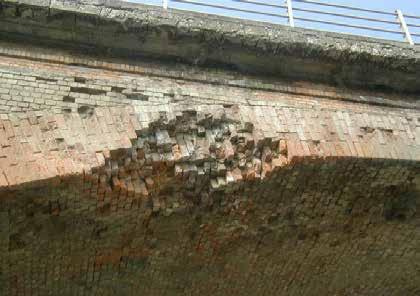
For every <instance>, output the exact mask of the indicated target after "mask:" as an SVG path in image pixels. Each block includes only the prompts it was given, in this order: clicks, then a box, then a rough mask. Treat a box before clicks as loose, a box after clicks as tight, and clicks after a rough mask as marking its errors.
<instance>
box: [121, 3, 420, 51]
mask: <svg viewBox="0 0 420 296" xmlns="http://www.w3.org/2000/svg"><path fill="white" fill-rule="evenodd" d="M125 1H128V2H138V3H145V4H151V5H161V3H162V0H125ZM168 1H169V7H170V8H177V9H186V10H194V11H198V12H205V13H214V14H221V15H226V16H232V17H238V18H245V19H253V20H258V21H267V22H272V23H279V24H287V19H286V18H281V17H273V16H264V15H258V14H252V13H244V12H234V11H229V10H223V9H218V8H211V7H205V6H199V5H191V4H185V3H179V2H176V1H173V0H168ZM192 1H195V2H201V3H210V4H216V5H224V6H230V7H235V8H241V9H246V10H252V11H259V12H266V13H271V14H283V15H284V14H285V13H286V11H285V10H284V9H282V8H273V7H267V6H263V5H255V4H247V3H241V2H238V1H237V0H192ZM251 1H254V2H263V3H268V4H283V3H284V0H251ZM316 1H318V2H325V3H334V4H343V5H348V6H353V7H360V8H365V9H374V10H381V11H386V12H390V13H393V12H395V10H396V9H400V10H401V11H402V12H403V14H407V15H416V16H418V17H419V18H418V19H414V18H406V22H408V23H409V24H415V25H418V27H415V26H409V30H410V32H411V33H415V34H419V35H420V0H316ZM293 7H294V8H304V9H317V10H322V11H328V12H333V13H343V14H347V15H348V14H352V15H356V16H363V17H368V18H372V19H384V20H389V21H395V20H396V16H393V15H380V14H376V13H366V12H361V11H350V10H347V9H341V8H333V7H326V6H319V5H314V4H308V3H302V2H297V1H293ZM294 15H295V16H296V17H303V18H308V19H318V20H319V19H322V20H326V21H334V22H341V23H346V24H352V25H361V26H368V27H377V28H378V27H379V28H385V29H388V30H395V31H400V30H401V29H400V27H399V25H398V24H386V23H381V22H373V21H363V20H357V19H348V18H342V17H338V16H329V15H319V14H313V13H307V12H302V11H296V10H295V11H294ZM295 26H296V27H304V28H313V29H318V30H325V31H335V32H342V33H350V34H357V35H364V36H371V37H377V38H385V39H393V40H398V41H404V35H403V34H402V33H401V34H399V33H382V32H376V31H371V30H362V29H355V28H345V27H342V26H334V25H330V24H328V25H327V24H320V23H313V22H308V21H303V20H295ZM412 37H413V40H414V41H415V42H416V43H418V44H420V36H412Z"/></svg>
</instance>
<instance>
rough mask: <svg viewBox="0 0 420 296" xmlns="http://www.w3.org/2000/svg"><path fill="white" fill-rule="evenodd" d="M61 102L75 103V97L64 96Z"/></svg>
mask: <svg viewBox="0 0 420 296" xmlns="http://www.w3.org/2000/svg"><path fill="white" fill-rule="evenodd" d="M63 102H66V103H75V102H76V98H74V97H72V96H64V97H63Z"/></svg>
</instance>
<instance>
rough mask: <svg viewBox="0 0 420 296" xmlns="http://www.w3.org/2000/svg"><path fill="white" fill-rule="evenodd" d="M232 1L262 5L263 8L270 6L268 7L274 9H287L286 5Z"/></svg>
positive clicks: (234, 0)
mask: <svg viewBox="0 0 420 296" xmlns="http://www.w3.org/2000/svg"><path fill="white" fill-rule="evenodd" d="M232 1H233V2H242V3H249V4H255V5H261V6H268V7H274V8H287V6H286V5H282V4H270V3H264V2H259V1H252V0H232Z"/></svg>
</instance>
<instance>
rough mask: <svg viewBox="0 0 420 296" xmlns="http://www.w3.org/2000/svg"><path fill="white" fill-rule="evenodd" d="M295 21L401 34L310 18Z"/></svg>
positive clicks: (394, 32)
mask: <svg viewBox="0 0 420 296" xmlns="http://www.w3.org/2000/svg"><path fill="white" fill-rule="evenodd" d="M295 20H301V21H306V22H314V23H322V24H328V25H335V26H340V27H349V28H355V29H363V30H370V31H378V32H385V33H393V34H401V32H400V31H396V30H388V29H382V28H376V27H367V26H361V25H349V24H345V23H338V22H333V21H326V20H316V19H310V18H305V17H297V16H295Z"/></svg>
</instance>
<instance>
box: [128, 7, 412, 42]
mask: <svg viewBox="0 0 420 296" xmlns="http://www.w3.org/2000/svg"><path fill="white" fill-rule="evenodd" d="M128 1H129V2H142V3H146V4H157V5H160V4H161V5H162V7H163V8H164V9H168V8H177V9H186V10H191V11H199V12H205V13H213V14H223V15H226V14H227V15H229V16H236V17H242V18H251V19H252V18H254V19H255V17H252V16H262V17H263V18H262V20H264V21H268V22H278V19H283V20H284V21H286V22H287V24H288V25H289V26H292V27H294V26H299V27H308V26H307V24H310V26H309V27H312V28H315V29H321V30H326V31H339V32H342V31H344V33H351V34H355V35H370V36H372V34H365V32H374V33H375V35H373V37H383V35H384V34H386V37H383V38H387V39H396V40H398V37H400V38H401V37H403V38H404V39H405V41H406V42H408V43H409V44H411V45H414V44H415V41H417V39H418V42H417V43H420V38H419V37H420V16H416V15H408V14H403V13H402V11H401V10H399V9H397V10H396V11H395V12H390V11H382V10H375V9H368V8H362V7H355V6H350V5H343V4H335V3H332V2H331V1H332V0H330V2H327V1H325V0H322V1H321V0H271V1H270V0H228V1H226V0H225V1H220V0H219V1H218V0H154V1H155V3H150V2H151V1H147V0H137V1H136V0H128ZM156 1H161V2H160V3H156ZM203 10H204V11H203ZM257 19H258V18H257ZM258 20H261V19H258ZM311 25H312V26H311ZM334 28H341V29H340V30H334ZM416 30H418V31H416ZM381 34H382V35H381ZM416 38H417V39H416ZM400 40H401V39H400Z"/></svg>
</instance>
